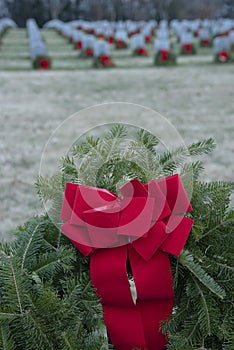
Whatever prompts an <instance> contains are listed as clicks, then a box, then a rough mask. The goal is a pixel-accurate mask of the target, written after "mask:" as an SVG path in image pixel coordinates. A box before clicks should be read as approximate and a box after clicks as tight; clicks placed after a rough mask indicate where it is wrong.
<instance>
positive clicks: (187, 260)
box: [179, 250, 226, 299]
mask: <svg viewBox="0 0 234 350" xmlns="http://www.w3.org/2000/svg"><path fill="white" fill-rule="evenodd" d="M179 260H180V263H181V264H182V265H184V266H186V267H187V268H188V269H189V271H190V272H191V273H192V275H194V276H195V277H196V278H197V279H198V280H199V281H200V282H201V283H202V284H203V285H204V286H205V287H207V288H208V289H209V290H210V291H211V292H212V293H214V294H216V295H217V296H218V297H219V298H220V299H223V298H224V297H225V295H226V293H225V291H224V289H223V288H221V287H220V286H219V285H218V283H216V282H215V280H214V279H213V278H212V277H211V276H209V275H208V274H207V273H206V272H205V271H204V270H203V269H202V268H201V266H200V265H199V264H198V263H196V262H195V261H194V258H193V256H192V255H191V254H190V253H189V251H187V250H184V251H183V252H182V253H181V255H180V258H179Z"/></svg>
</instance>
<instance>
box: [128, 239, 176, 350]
mask: <svg viewBox="0 0 234 350" xmlns="http://www.w3.org/2000/svg"><path fill="white" fill-rule="evenodd" d="M128 253H129V258H130V263H131V268H132V272H133V276H134V281H135V284H136V290H137V304H136V305H137V309H138V310H139V311H140V313H141V317H142V322H143V327H144V333H145V339H146V345H147V346H146V348H147V350H155V349H157V350H163V349H165V346H166V344H167V337H166V336H165V335H164V334H163V333H162V331H161V330H160V328H161V322H162V321H163V320H165V319H167V318H169V317H171V314H172V307H173V302H174V290H173V279H172V273H171V266H170V261H169V257H168V254H166V253H164V252H161V251H158V252H157V253H156V254H155V255H154V256H153V257H152V258H151V259H150V260H149V261H146V260H144V259H143V258H142V257H141V256H140V255H139V254H138V253H137V252H136V251H135V249H134V248H133V247H132V246H130V245H129V246H128Z"/></svg>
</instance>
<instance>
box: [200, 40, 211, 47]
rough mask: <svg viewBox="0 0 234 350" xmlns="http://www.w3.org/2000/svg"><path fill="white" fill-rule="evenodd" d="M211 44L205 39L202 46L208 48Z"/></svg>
mask: <svg viewBox="0 0 234 350" xmlns="http://www.w3.org/2000/svg"><path fill="white" fill-rule="evenodd" d="M209 44H210V41H209V39H203V40H202V45H203V46H208V45H209Z"/></svg>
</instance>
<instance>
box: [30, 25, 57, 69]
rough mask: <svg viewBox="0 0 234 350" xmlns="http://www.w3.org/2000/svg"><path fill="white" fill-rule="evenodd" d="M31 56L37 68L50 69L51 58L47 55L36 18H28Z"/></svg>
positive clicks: (34, 66)
mask: <svg viewBox="0 0 234 350" xmlns="http://www.w3.org/2000/svg"><path fill="white" fill-rule="evenodd" d="M26 26H27V33H28V40H29V51H30V58H31V61H32V64H33V68H35V69H49V68H50V66H51V60H50V58H49V57H48V55H47V50H46V45H45V42H44V40H43V39H42V36H41V34H40V31H39V28H38V26H37V23H36V21H35V20H34V19H32V18H30V19H28V20H27V23H26Z"/></svg>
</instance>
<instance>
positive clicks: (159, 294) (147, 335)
mask: <svg viewBox="0 0 234 350" xmlns="http://www.w3.org/2000/svg"><path fill="white" fill-rule="evenodd" d="M120 191H121V194H122V197H121V198H119V197H117V196H116V195H115V194H114V193H112V192H109V191H107V190H105V189H98V188H94V187H89V186H83V185H79V184H72V183H67V185H66V190H65V194H64V201H63V207H62V211H61V219H62V220H65V221H66V222H65V223H64V224H63V225H62V227H61V229H62V231H63V232H64V233H65V235H66V236H67V237H68V238H69V239H70V240H71V241H72V243H73V244H74V245H75V246H76V247H77V249H79V250H80V251H81V252H82V253H83V254H84V255H89V254H91V257H90V276H91V280H92V282H93V285H94V287H95V289H96V292H97V294H98V295H99V296H100V299H101V302H102V306H103V312H104V321H105V324H106V327H107V330H108V334H109V336H110V338H111V341H112V343H113V345H114V346H115V348H116V349H117V350H132V349H133V348H134V347H136V348H139V349H142V350H143V349H144V350H145V349H147V350H156V349H157V350H163V349H164V348H165V345H166V344H167V337H166V336H165V335H164V334H163V333H162V332H161V329H160V327H161V321H162V320H164V319H166V318H168V317H171V314H172V308H173V301H174V290H173V278H172V273H171V267H170V261H169V256H168V254H173V255H175V256H178V255H179V254H180V253H181V250H182V249H183V247H184V244H185V242H186V240H187V238H188V235H189V232H190V230H191V227H192V224H193V220H192V219H190V218H188V217H185V216H184V213H186V212H189V211H191V210H192V207H191V205H190V202H189V199H188V197H187V195H186V192H185V189H184V187H183V184H182V182H181V179H180V177H179V175H173V176H169V177H167V178H165V179H160V180H153V181H150V182H149V183H147V184H145V185H143V184H141V182H140V181H139V180H137V179H135V180H132V181H130V182H129V183H127V184H125V185H124V186H122V187H121V188H120ZM127 262H128V263H129V264H130V266H131V270H132V275H133V278H134V281H135V285H136V292H137V298H136V303H135V302H134V301H133V298H132V294H131V290H130V285H129V281H128V274H127V269H126V265H127Z"/></svg>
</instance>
